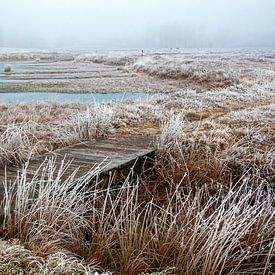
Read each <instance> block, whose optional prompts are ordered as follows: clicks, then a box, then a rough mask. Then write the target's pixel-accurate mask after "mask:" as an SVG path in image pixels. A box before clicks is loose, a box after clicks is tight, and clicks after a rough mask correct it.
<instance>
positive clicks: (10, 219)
mask: <svg viewBox="0 0 275 275" xmlns="http://www.w3.org/2000/svg"><path fill="white" fill-rule="evenodd" d="M69 165H70V163H67V164H66V163H65V162H63V163H62V165H61V166H57V165H56V164H55V161H54V160H53V159H50V160H45V162H44V163H43V164H41V166H40V167H39V169H38V170H37V171H36V173H35V175H34V176H33V177H32V178H29V176H27V170H28V166H26V167H25V168H23V170H22V171H21V173H19V174H18V176H17V179H16V180H15V182H9V180H8V179H7V180H6V181H5V182H4V183H3V188H4V194H2V197H3V200H2V201H1V214H0V216H1V218H2V224H1V232H2V235H5V236H7V237H11V238H18V239H20V240H21V241H24V242H26V243H35V244H40V245H45V244H51V246H53V247H58V246H62V248H64V249H68V250H71V251H74V252H77V250H78V249H79V250H81V249H82V248H83V247H85V232H86V231H87V230H88V229H89V223H88V221H87V220H86V219H85V214H86V213H87V211H88V210H89V202H88V201H87V198H88V197H89V196H90V194H89V192H88V191H87V192H85V191H81V190H82V189H83V188H85V186H86V185H87V184H88V183H89V182H90V181H91V179H92V178H93V177H95V176H96V175H97V173H98V168H94V169H93V170H91V172H90V173H89V174H87V175H86V176H85V177H84V178H81V179H80V180H77V179H75V175H76V173H77V170H76V171H75V172H74V173H72V174H71V176H70V177H69V178H66V179H65V180H62V177H63V174H64V173H65V172H66V170H67V169H68V167H69Z"/></svg>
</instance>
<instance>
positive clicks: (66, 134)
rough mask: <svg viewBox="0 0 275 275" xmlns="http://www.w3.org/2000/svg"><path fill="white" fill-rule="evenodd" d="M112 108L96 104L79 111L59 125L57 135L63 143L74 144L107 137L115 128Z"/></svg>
mask: <svg viewBox="0 0 275 275" xmlns="http://www.w3.org/2000/svg"><path fill="white" fill-rule="evenodd" d="M113 115H114V111H113V110H112V108H110V107H108V106H104V105H96V106H95V107H93V108H88V109H87V110H86V111H84V112H78V113H76V114H74V115H73V116H71V118H70V119H69V120H68V121H66V122H65V123H64V125H60V127H58V131H57V136H58V139H60V141H61V142H62V143H63V144H73V143H77V142H81V141H84V140H90V139H92V138H96V137H106V136H107V134H108V133H109V132H110V130H111V129H112V128H113V124H112V122H113Z"/></svg>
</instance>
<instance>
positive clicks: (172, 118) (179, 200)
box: [0, 51, 275, 275]
mask: <svg viewBox="0 0 275 275" xmlns="http://www.w3.org/2000/svg"><path fill="white" fill-rule="evenodd" d="M144 55H145V56H143V57H142V56H140V55H139V53H138V52H134V53H130V52H128V53H127V54H125V55H123V54H121V53H116V54H114V53H112V52H110V53H108V54H106V53H104V54H93V55H92V56H91V55H80V56H78V57H76V59H74V63H75V64H80V63H81V64H83V65H87V64H88V65H89V64H90V63H94V62H95V63H96V64H100V65H102V66H103V67H104V66H105V65H108V66H106V67H109V66H114V68H115V67H116V66H119V67H120V70H119V71H122V72H123V73H125V74H127V73H130V74H131V73H133V72H134V71H135V74H137V75H139V76H138V78H136V80H137V79H138V81H144V83H145V84H146V83H147V82H146V81H147V80H148V79H149V80H148V81H150V82H152V83H153V84H152V85H155V82H154V81H157V83H158V85H159V86H158V88H159V87H161V88H162V89H163V92H166V91H165V90H164V87H167V86H163V85H164V84H165V83H166V84H167V83H168V84H167V85H168V86H171V85H172V86H173V87H172V89H176V90H177V91H176V92H171V93H167V94H166V95H165V96H164V95H162V96H159V97H156V98H152V99H148V100H146V101H145V100H137V101H129V102H116V103H115V102H112V103H106V104H90V105H85V106H84V105H80V104H57V103H39V104H35V103H33V104H29V105H27V104H17V105H12V104H0V119H1V122H0V123H1V125H0V161H1V165H2V166H3V165H4V164H9V163H14V162H22V161H24V160H26V159H28V158H29V157H30V155H31V154H38V153H43V152H45V151H47V150H53V149H55V148H58V147H62V146H64V145H67V144H73V143H77V142H82V141H85V140H88V139H94V138H98V137H100V138H106V137H108V135H109V134H112V135H116V134H120V135H121V134H123V133H128V134H129V133H144V132H146V133H152V132H151V131H153V132H154V133H156V132H160V135H159V138H158V140H157V142H156V144H155V147H156V157H155V160H154V169H152V170H151V171H150V173H146V175H143V174H141V175H139V177H138V178H136V177H131V175H129V177H128V178H127V179H126V180H125V181H124V182H120V183H119V184H118V185H117V186H119V187H116V183H115V182H113V184H112V186H113V187H112V188H107V189H106V188H103V187H102V186H101V184H100V182H99V181H97V177H96V176H97V173H98V169H99V168H94V169H92V170H91V172H90V173H89V174H87V175H86V176H84V177H83V178H82V179H80V180H76V179H75V178H74V175H75V174H74V173H73V174H72V175H71V177H69V178H68V179H63V178H62V176H61V175H62V174H63V171H64V170H65V169H66V164H64V167H55V163H54V161H53V160H46V161H45V163H44V164H43V165H42V167H41V168H40V169H41V170H40V171H37V175H35V176H34V178H33V179H27V178H26V176H25V175H26V171H27V169H28V168H27V167H26V168H25V169H24V170H23V173H21V174H19V175H18V178H17V180H16V181H14V182H11V183H10V182H9V179H8V178H7V180H6V181H5V182H4V183H3V188H4V191H5V192H4V193H3V197H2V207H1V208H0V209H1V211H2V212H1V214H0V217H1V225H0V232H1V237H3V238H8V239H14V238H17V239H19V241H20V243H21V246H13V245H12V244H11V245H9V247H10V248H5V249H3V250H1V251H3V253H2V252H1V253H2V254H1V253H0V273H1V272H3V271H2V270H1V266H3V268H6V269H7V268H10V267H12V268H14V270H17V269H16V268H21V269H20V271H21V270H22V269H23V270H24V269H25V271H29V270H30V269H28V268H30V267H32V266H33V265H34V267H35V268H37V269H34V270H35V271H34V272H36V273H38V274H39V272H40V271H41V270H42V271H44V273H45V272H46V271H47V272H48V273H49V274H51V273H50V272H52V270H55V268H57V269H56V273H57V274H58V272H60V274H62V272H63V273H64V272H65V273H66V272H67V273H68V274H74V272H75V273H76V274H77V272H79V273H80V274H85V272H86V274H93V272H94V271H95V270H100V271H104V270H109V271H110V272H113V273H114V274H139V273H142V272H144V273H145V274H150V273H152V274H158V273H157V272H159V274H205V275H208V274H269V273H270V272H273V271H274V268H275V267H274V259H275V235H274V232H275V216H274V213H275V211H274V210H275V209H274V205H275V201H274V197H275V196H274V195H275V194H274V188H275V186H274V182H275V178H274V175H275V163H274V160H275V142H274V136H275V117H274V115H275V109H274V87H275V86H274V81H275V78H274V72H275V70H274V68H275V67H274V65H275V61H274V58H275V55H274V52H272V51H262V52H261V51H257V52H256V51H255V52H239V51H236V52H232V51H230V52H209V51H206V52H205V51H201V52H198V53H190V52H186V53H185V52H183V51H179V52H177V53H176V52H173V53H163V52H162V53H156V52H155V51H150V52H147V53H146V52H145V54H144ZM139 66H140V67H139ZM103 67H102V68H103ZM141 71H142V73H141ZM167 73H168V74H167ZM185 74H187V78H188V81H186V79H182V77H183V76H184V75H185ZM135 77H136V76H134V77H133V78H135ZM168 78H169V79H168ZM183 78H186V77H185V76H184V77H183ZM227 78H228V79H230V85H225V86H224V87H222V86H219V85H216V86H215V87H214V86H213V85H212V84H213V83H224V81H227V80H226V79H227ZM146 79H147V80H146ZM153 79H154V80H153ZM102 81H103V80H102ZM109 81H110V82H113V80H109ZM208 81H210V82H211V85H210V84H209V83H210V82H208ZM187 82H188V83H189V82H190V83H189V84H190V85H191V84H192V85H193V84H194V83H195V84H196V85H193V86H192V85H191V86H192V87H189V88H186V86H184V85H186V84H188V83H187ZM191 82H192V83H191ZM203 82H205V83H203ZM206 82H208V83H206ZM117 83H118V82H115V84H117ZM179 83H182V84H179ZM208 84H209V85H208ZM228 84H229V83H228ZM112 85H114V84H112ZM178 85H183V86H178ZM111 87H113V86H110V87H109V88H110V89H111ZM179 87H180V88H179ZM184 87H185V88H184ZM146 127H148V129H147V128H146ZM67 165H69V164H67ZM58 171H59V173H58ZM41 174H42V175H41ZM91 178H94V185H92V187H91V186H90V188H85V186H87V183H88V182H90V179H91ZM15 189H17V190H18V191H17V192H13V191H12V190H15ZM23 246H25V248H23ZM17 249H18V250H19V251H21V252H18V250H17ZM14 251H15V252H14ZM18 253H21V256H22V257H21V256H20V257H19V258H18V260H16V259H15V258H16V257H17V256H16V255H18ZM59 253H61V254H59ZM14 255H15V256H14ZM60 255H62V256H60ZM31 259H33V261H32V262H30V261H31ZM50 259H54V265H53V266H52V262H51V260H50ZM49 261H50V262H51V263H49ZM89 264H90V265H91V266H89ZM22 266H23V267H22ZM49 266H50V267H49ZM37 270H38V271H39V272H38V271H37ZM45 270H46V271H45ZM4 271H5V270H4ZM42 271H41V272H42ZM47 272H46V273H47ZM53 273H54V272H53ZM56 273H54V274H56ZM4 274H5V273H4ZM41 274H43V273H41ZM270 274H271V273H270Z"/></svg>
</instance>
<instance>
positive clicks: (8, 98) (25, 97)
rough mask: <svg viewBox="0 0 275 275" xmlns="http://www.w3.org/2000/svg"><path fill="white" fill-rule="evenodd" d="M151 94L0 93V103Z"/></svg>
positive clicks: (103, 99)
mask: <svg viewBox="0 0 275 275" xmlns="http://www.w3.org/2000/svg"><path fill="white" fill-rule="evenodd" d="M152 96H153V95H150V94H148V93H132V92H128V93H107V94H102V93H91V94H83V93H82V94H81V93H71V94H68V93H12V92H10V93H0V103H30V102H46V101H53V102H59V103H72V102H76V103H87V104H89V103H95V102H99V103H103V102H110V101H126V100H140V99H149V98H152Z"/></svg>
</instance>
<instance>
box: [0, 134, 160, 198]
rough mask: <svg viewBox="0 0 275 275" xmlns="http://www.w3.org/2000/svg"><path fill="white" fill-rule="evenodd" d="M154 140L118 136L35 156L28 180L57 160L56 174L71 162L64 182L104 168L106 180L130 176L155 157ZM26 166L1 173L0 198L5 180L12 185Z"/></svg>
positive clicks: (29, 167) (13, 166) (18, 166)
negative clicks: (92, 170) (132, 169)
mask: <svg viewBox="0 0 275 275" xmlns="http://www.w3.org/2000/svg"><path fill="white" fill-rule="evenodd" d="M154 139H155V138H154V137H153V136H142V135H136V136H133V135H130V136H116V137H112V138H109V139H106V140H105V139H98V140H91V141H87V142H82V143H79V144H75V145H71V146H67V147H64V148H61V149H58V150H56V151H54V152H49V153H46V154H44V155H41V156H36V157H34V158H33V159H32V160H30V161H29V162H28V173H27V178H28V179H31V178H32V177H33V175H35V173H36V172H37V169H38V168H39V167H40V166H41V165H42V164H43V163H44V162H45V159H50V158H52V159H54V160H55V166H56V174H57V172H58V170H59V167H61V165H62V164H63V163H64V160H65V163H66V162H70V165H69V167H68V168H67V170H66V172H65V173H64V175H63V177H62V179H65V178H66V177H68V176H69V175H70V174H71V173H72V172H74V171H75V170H76V169H79V170H78V173H77V177H81V176H83V175H85V174H86V173H88V172H89V171H90V169H91V168H92V167H94V166H96V165H99V164H101V165H102V167H104V168H103V169H102V175H103V176H104V175H105V176H106V175H109V174H110V173H113V172H114V171H117V173H116V174H118V175H120V176H121V175H125V176H127V175H128V173H129V172H130V170H131V168H132V165H134V164H136V166H135V167H141V166H142V165H143V163H144V160H145V159H146V157H152V156H153V155H154V146H153V142H154ZM22 166H23V165H17V166H16V165H10V166H7V167H5V168H2V169H0V198H1V193H2V192H3V185H2V184H1V183H2V182H3V181H4V180H5V179H6V180H7V181H8V182H9V181H10V182H13V181H14V180H15V179H16V177H17V175H18V173H20V171H21V170H22Z"/></svg>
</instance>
